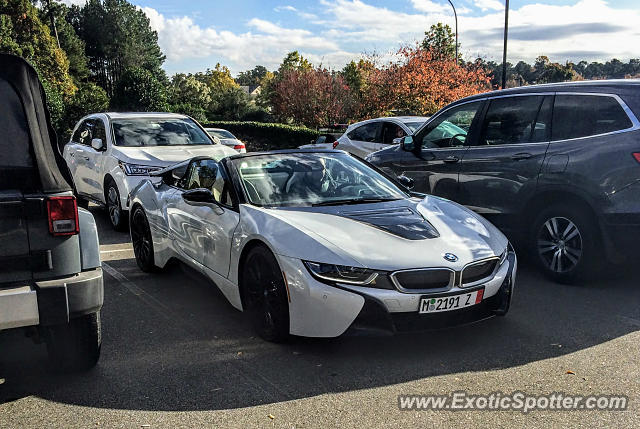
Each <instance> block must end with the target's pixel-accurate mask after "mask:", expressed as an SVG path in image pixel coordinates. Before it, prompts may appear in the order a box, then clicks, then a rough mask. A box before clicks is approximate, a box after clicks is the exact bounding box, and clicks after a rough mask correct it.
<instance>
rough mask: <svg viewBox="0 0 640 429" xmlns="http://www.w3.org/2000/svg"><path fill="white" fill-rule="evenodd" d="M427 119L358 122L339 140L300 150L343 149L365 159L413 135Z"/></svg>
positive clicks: (379, 119)
mask: <svg viewBox="0 0 640 429" xmlns="http://www.w3.org/2000/svg"><path fill="white" fill-rule="evenodd" d="M427 119H429V118H428V117H424V116H390V117H384V118H376V119H369V120H367V121H362V122H356V123H355V124H351V125H349V128H347V130H346V131H345V132H344V134H343V135H342V136H340V138H338V140H335V141H333V142H324V143H312V144H308V145H304V146H300V149H319V148H327V149H331V148H333V149H341V150H344V151H347V152H350V153H352V154H354V155H357V156H359V157H361V158H364V157H366V156H367V155H369V154H370V153H373V152H376V151H378V150H382V149H385V148H387V147H389V146H390V145H394V144H397V143H398V140H397V139H399V138H402V137H404V136H407V135H410V134H413V132H414V131H416V130H417V129H418V128H420V127H421V126H422V124H424V123H425V122H426V121H427Z"/></svg>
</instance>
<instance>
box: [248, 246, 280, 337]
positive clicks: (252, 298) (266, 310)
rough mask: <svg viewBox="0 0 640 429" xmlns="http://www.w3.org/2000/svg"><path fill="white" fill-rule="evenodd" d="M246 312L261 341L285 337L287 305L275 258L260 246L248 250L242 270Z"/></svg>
mask: <svg viewBox="0 0 640 429" xmlns="http://www.w3.org/2000/svg"><path fill="white" fill-rule="evenodd" d="M242 270H243V273H242V290H243V291H244V298H245V301H244V302H245V304H246V311H247V313H248V315H249V318H250V320H251V323H252V325H253V328H254V330H255V331H256V333H257V334H258V335H259V336H260V337H261V338H263V339H264V340H267V341H271V342H276V343H277V342H282V341H285V340H287V339H288V338H289V302H288V298H287V291H286V287H285V284H284V279H283V277H282V272H281V271H280V266H279V265H278V261H277V260H276V258H275V256H274V255H273V253H271V251H270V250H269V249H267V248H266V247H264V246H258V247H254V248H253V249H251V250H250V251H249V254H248V255H247V258H246V259H245V262H244V265H243V267H242Z"/></svg>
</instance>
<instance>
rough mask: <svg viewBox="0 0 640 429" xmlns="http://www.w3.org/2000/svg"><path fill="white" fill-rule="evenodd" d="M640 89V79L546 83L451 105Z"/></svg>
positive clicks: (475, 96)
mask: <svg viewBox="0 0 640 429" xmlns="http://www.w3.org/2000/svg"><path fill="white" fill-rule="evenodd" d="M639 87H640V79H601V80H580V81H572V82H557V83H544V84H538V85H529V86H519V87H517V88H507V89H499V90H495V91H489V92H482V93H480V94H475V95H472V96H470V97H466V98H462V99H460V100H457V101H455V102H454V103H451V104H457V103H463V102H468V101H473V100H480V99H483V98H487V97H499V96H505V95H517V94H530V93H538V92H605V93H614V94H620V93H626V92H630V91H633V92H637V91H638V90H639V89H640V88H639Z"/></svg>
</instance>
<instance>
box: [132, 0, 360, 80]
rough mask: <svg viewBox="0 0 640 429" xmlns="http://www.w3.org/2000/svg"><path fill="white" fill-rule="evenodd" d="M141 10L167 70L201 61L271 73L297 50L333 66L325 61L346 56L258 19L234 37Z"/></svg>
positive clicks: (319, 40) (330, 44) (331, 44)
mask: <svg viewBox="0 0 640 429" xmlns="http://www.w3.org/2000/svg"><path fill="white" fill-rule="evenodd" d="M142 10H143V11H144V13H145V14H146V15H147V16H148V17H149V21H150V24H151V27H152V28H153V29H154V30H155V31H157V32H158V43H159V44H160V47H161V48H162V51H163V52H164V53H165V55H166V56H167V63H168V64H167V65H168V67H169V68H171V69H177V68H179V66H178V65H179V64H180V63H182V62H184V61H187V60H190V59H205V58H206V59H211V61H212V63H213V64H211V65H210V66H212V65H214V64H215V62H220V63H223V64H226V65H229V66H230V68H231V69H232V71H233V72H236V73H237V72H239V71H243V70H246V69H250V68H253V67H254V66H255V65H256V64H262V65H264V66H266V67H267V68H271V69H274V68H276V67H277V66H278V64H280V62H281V61H282V58H284V56H285V55H286V53H287V52H290V51H293V50H299V51H300V52H301V53H302V54H303V55H305V56H307V57H309V58H314V59H320V58H322V57H324V58H326V59H327V61H326V62H325V63H326V64H327V65H328V66H333V63H330V61H329V59H333V58H336V59H340V61H342V60H343V58H344V57H346V55H347V53H346V52H345V51H343V50H342V49H340V47H339V45H338V44H337V43H336V42H335V41H332V40H328V39H326V38H324V37H321V36H318V35H315V34H313V33H312V32H311V31H308V30H302V29H289V28H283V27H281V26H279V25H277V24H274V23H272V22H270V21H265V20H263V19H259V18H253V19H251V20H250V21H249V22H248V23H247V25H248V27H249V28H250V29H251V31H248V32H245V33H239V34H238V33H233V32H231V31H222V30H216V29H215V28H214V27H206V28H203V27H201V26H199V25H197V24H195V23H194V22H193V20H192V19H191V18H189V17H186V16H183V17H176V18H167V17H165V16H163V15H162V14H160V13H159V12H158V11H157V10H155V9H153V8H149V7H145V8H142ZM318 52H319V53H318ZM349 55H351V56H352V57H353V56H355V55H356V54H353V53H351V54H349ZM342 64H343V63H342ZM342 64H339V65H342Z"/></svg>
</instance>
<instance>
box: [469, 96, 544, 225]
mask: <svg viewBox="0 0 640 429" xmlns="http://www.w3.org/2000/svg"><path fill="white" fill-rule="evenodd" d="M552 106H553V95H545V94H532V95H517V96H507V97H496V98H493V99H491V100H489V104H488V106H487V109H486V113H485V115H484V118H483V120H482V125H481V127H480V136H479V138H478V139H477V140H476V142H475V144H473V145H472V146H470V147H469V149H468V150H467V151H466V152H465V155H464V158H463V160H462V162H461V167H460V175H459V183H460V198H459V199H460V201H459V202H460V203H462V204H464V205H466V206H467V207H469V208H471V209H472V210H475V211H476V212H478V213H481V214H483V215H487V216H490V217H491V218H492V220H494V221H495V222H496V223H498V224H504V222H507V221H508V219H507V218H506V217H505V216H508V215H512V214H514V213H518V212H519V211H520V209H521V207H522V205H523V204H524V202H525V201H526V200H527V198H528V196H531V195H533V193H534V192H535V189H536V186H537V182H538V176H539V174H540V169H541V167H542V164H543V161H544V157H545V154H546V151H547V147H548V145H549V140H550V131H551V112H552ZM505 226H506V225H505Z"/></svg>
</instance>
